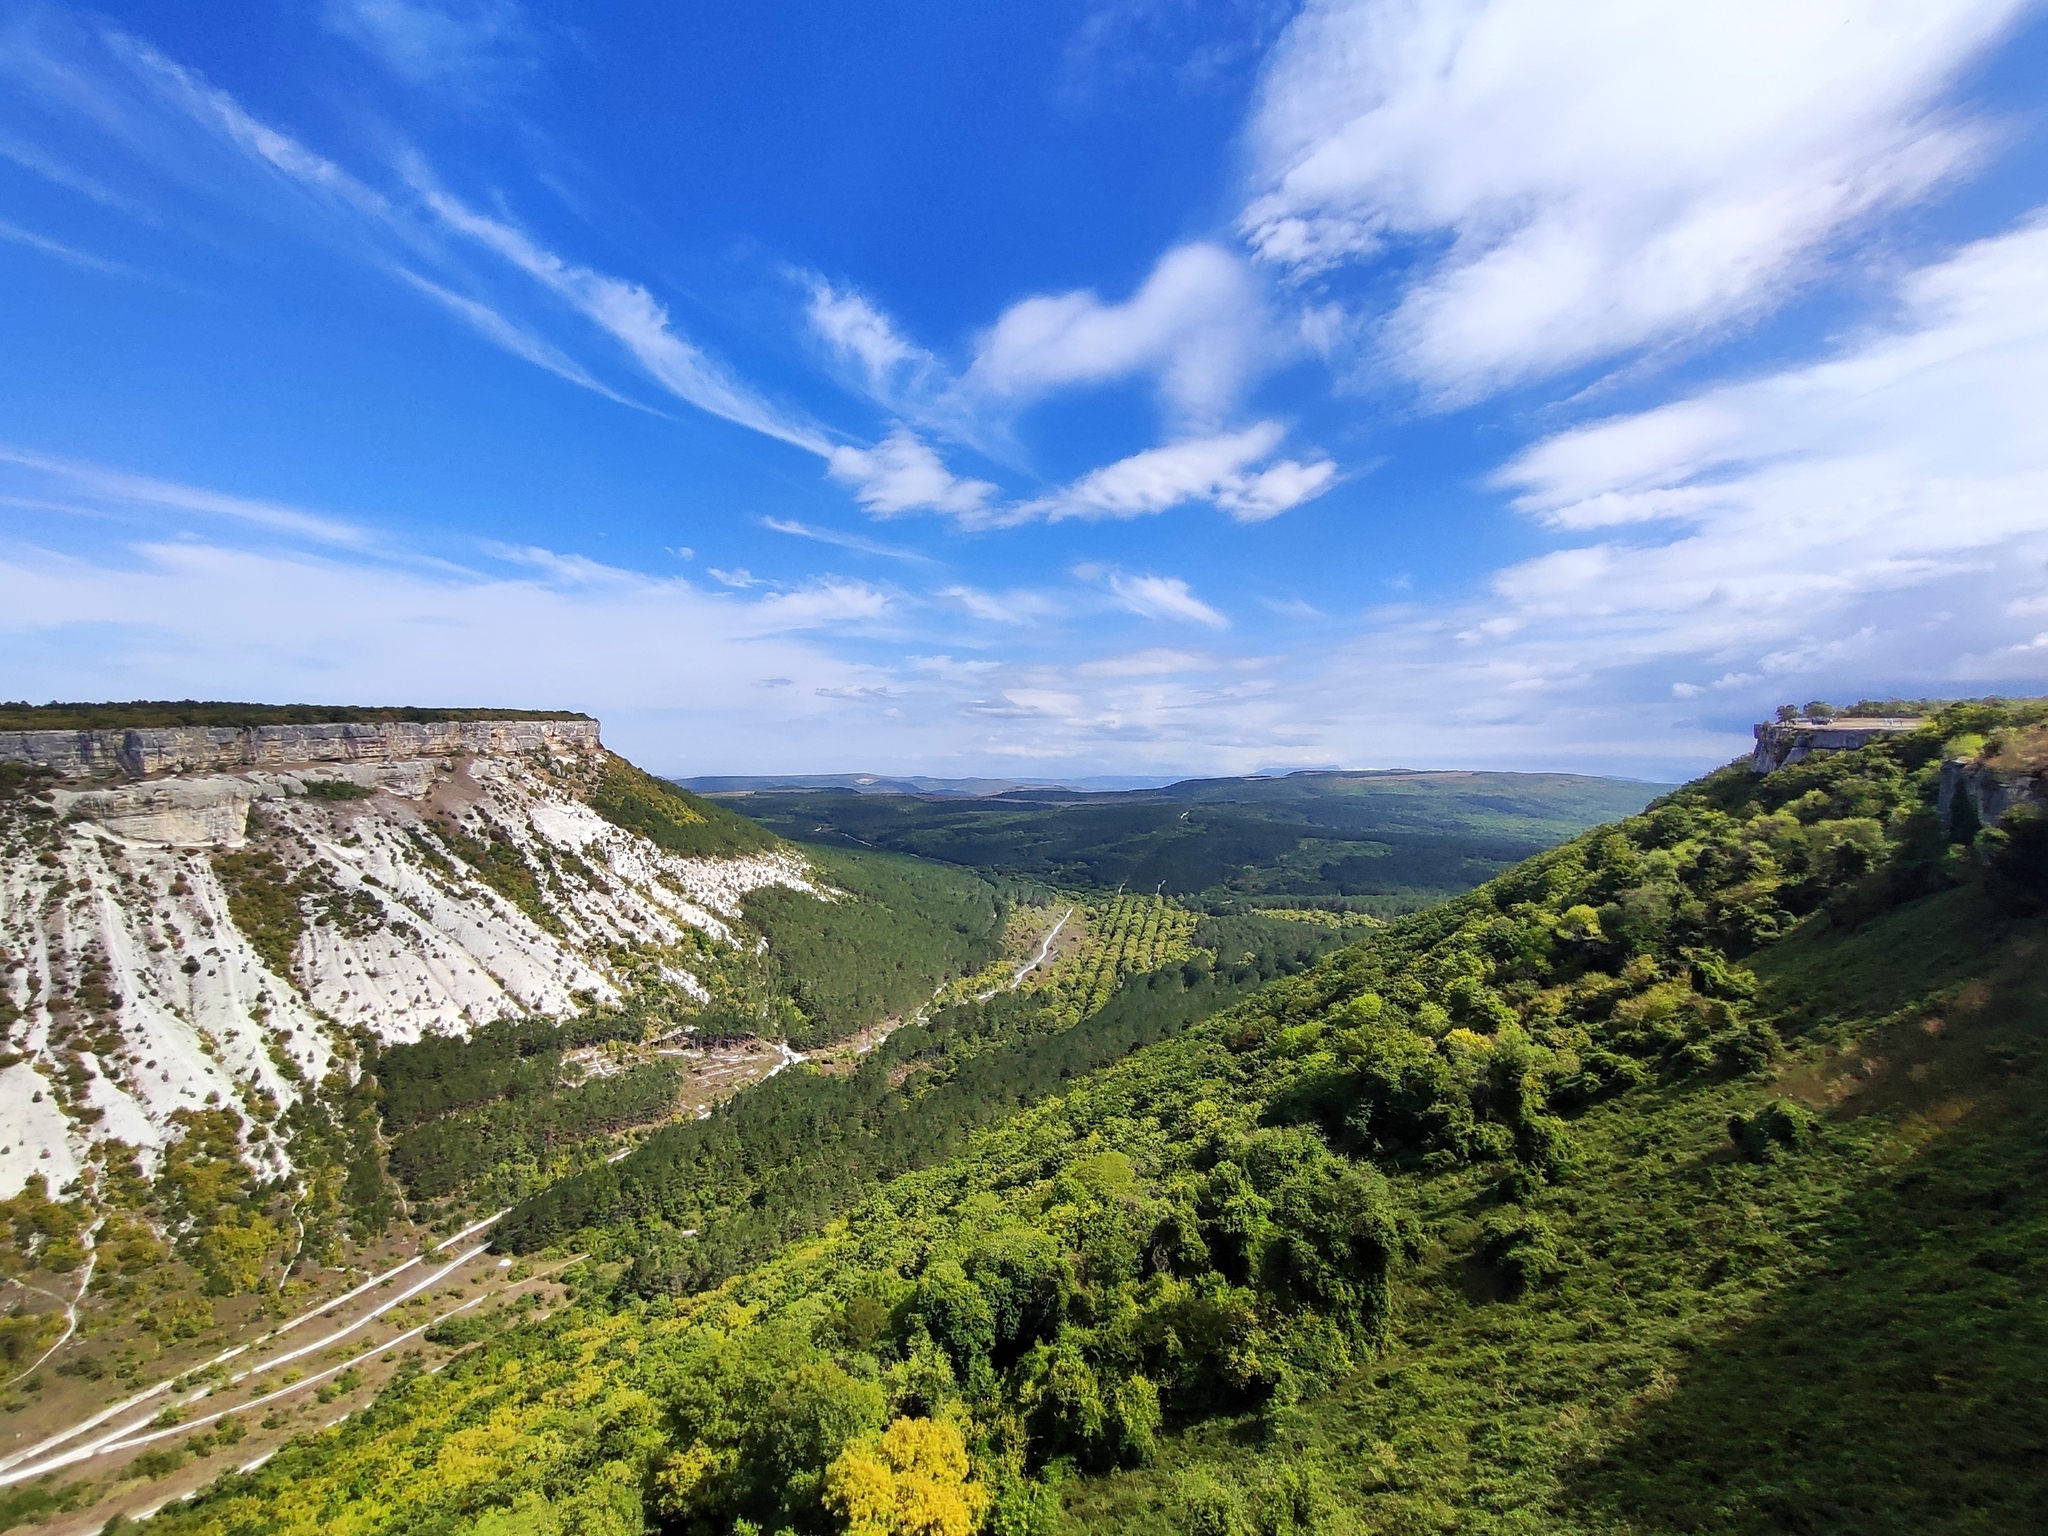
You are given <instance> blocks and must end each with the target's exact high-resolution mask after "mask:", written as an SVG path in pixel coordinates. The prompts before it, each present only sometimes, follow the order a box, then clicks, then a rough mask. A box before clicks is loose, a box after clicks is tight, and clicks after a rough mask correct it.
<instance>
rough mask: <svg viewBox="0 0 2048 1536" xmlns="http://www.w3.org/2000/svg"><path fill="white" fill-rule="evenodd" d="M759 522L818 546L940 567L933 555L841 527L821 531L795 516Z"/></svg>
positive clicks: (760, 520) (759, 519)
mask: <svg viewBox="0 0 2048 1536" xmlns="http://www.w3.org/2000/svg"><path fill="white" fill-rule="evenodd" d="M756 521H757V522H759V523H760V525H761V526H762V527H763V528H766V529H768V530H770V531H771V532H774V533H786V534H788V535H789V536H790V537H791V538H795V539H809V540H810V541H811V542H812V543H814V544H830V545H832V546H834V547H835V548H838V549H850V550H853V551H855V552H856V553H858V554H863V555H880V556H882V557H883V558H884V559H888V560H909V561H911V562H913V563H915V564H918V565H936V564H938V562H937V561H936V560H934V559H932V557H931V556H930V555H926V554H921V553H919V552H918V551H917V550H914V549H905V548H903V547H902V546H901V545H897V544H884V543H882V542H881V541H880V540H878V539H870V538H867V537H864V536H863V535H861V534H858V533H842V532H841V531H840V530H838V529H837V528H819V527H816V526H814V525H812V524H810V523H803V522H798V521H797V520H796V519H795V518H793V517H762V518H757V519H756Z"/></svg>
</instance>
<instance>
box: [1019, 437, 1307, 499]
mask: <svg viewBox="0 0 2048 1536" xmlns="http://www.w3.org/2000/svg"><path fill="white" fill-rule="evenodd" d="M1286 435H1287V432H1286V429H1285V428H1284V427H1282V426H1281V425H1280V424H1279V423H1278V422H1275V421H1262V422H1259V423H1258V424H1257V425H1255V426H1251V427H1247V428H1246V429H1245V430H1244V431H1242V432H1233V433H1228V434H1225V435H1223V436H1219V437H1206V438H1189V439H1185V440H1183V441H1181V442H1176V443H1167V444H1164V445H1162V446H1161V447H1158V448H1147V449H1145V450H1144V451H1143V452H1140V453H1135V454H1133V455H1131V456H1130V457H1129V458H1127V459H1120V460H1118V461H1117V462H1116V463H1114V464H1108V465H1104V466H1103V467H1102V468H1101V469H1097V470H1091V471H1090V472H1089V473H1088V474H1085V475H1083V476H1082V477H1081V478H1080V479H1078V480H1076V481H1074V482H1073V483H1072V484H1071V485H1067V486H1063V487H1061V488H1060V489H1059V490H1056V491H1053V492H1051V493H1049V494H1048V495H1045V496H1040V497H1036V498H1034V499H1033V500H1031V501H1027V502H1023V503H1021V504H1019V505H1017V506H1015V507H1012V508H1010V509H1008V510H1006V511H1005V512H1003V513H1001V514H999V520H1000V521H1003V522H1011V523H1020V522H1028V521H1031V520H1032V519H1035V518H1043V519H1045V520H1046V521H1048V522H1057V521H1060V520H1061V519H1063V518H1070V517H1078V518H1090V519H1102V518H1131V517H1146V516H1150V515H1152V514H1154V513H1158V512H1164V511H1166V510H1167V509H1168V508H1170V507H1177V506H1180V505H1181V504H1183V503H1185V502H1189V501H1206V502H1209V503H1210V504H1212V505H1213V506H1215V507H1217V508H1218V509H1219V510H1221V511H1223V512H1226V513H1228V514H1229V515H1230V516H1231V517H1232V518H1234V519H1235V520H1236V521H1238V522H1240V523H1257V522H1264V521H1265V520H1266V519H1268V518H1272V517H1278V516H1279V515H1280V514H1281V513H1282V512H1285V511H1287V510H1288V509H1289V508H1291V507H1297V506H1300V505H1301V504H1302V503H1303V502H1305V501H1310V500H1313V499H1314V498H1315V497H1317V496H1320V495H1321V494H1322V493H1323V492H1324V491H1326V490H1328V489H1329V488H1330V487H1331V486H1332V485H1334V484H1335V483H1336V480H1337V466H1336V465H1335V464H1334V463H1332V462H1331V461H1330V460H1328V459H1320V460H1317V461H1316V462H1314V463H1312V464H1301V463H1298V462H1296V461H1295V460H1293V459H1280V460H1277V461H1275V462H1273V463H1271V464H1268V465H1266V467H1265V468H1263V469H1261V468H1257V467H1256V466H1258V465H1259V464H1260V463H1262V462H1263V461H1265V460H1266V459H1268V458H1270V457H1271V456H1272V453H1273V451H1274V450H1275V449H1276V448H1278V447H1279V446H1280V443H1281V441H1282V439H1283V438H1285V437H1286Z"/></svg>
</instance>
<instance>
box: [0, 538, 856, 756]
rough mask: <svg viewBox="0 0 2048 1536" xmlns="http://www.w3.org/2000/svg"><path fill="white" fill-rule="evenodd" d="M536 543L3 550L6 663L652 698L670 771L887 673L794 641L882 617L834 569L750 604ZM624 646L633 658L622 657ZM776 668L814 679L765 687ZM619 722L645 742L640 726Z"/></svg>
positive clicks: (585, 701)
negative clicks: (466, 566)
mask: <svg viewBox="0 0 2048 1536" xmlns="http://www.w3.org/2000/svg"><path fill="white" fill-rule="evenodd" d="M524 553H526V554H528V555H529V556H531V557H532V558H531V559H530V560H528V561H527V562H523V564H524V565H525V569H524V570H522V571H521V572H519V573H518V574H513V575H509V576H508V575H492V574H482V573H477V572H460V571H452V570H445V569H443V570H436V569H432V568H427V567H424V566H421V565H417V564H416V565H413V566H410V567H394V566H392V565H390V564H387V563H376V564H372V563H366V562H362V561H357V560H352V559H344V558H333V557H326V556H318V555H305V554H277V553H261V552H255V551H250V550H239V549H233V548H226V547H222V546H220V545H216V544H205V543H181V544H160V543H159V544H144V545H138V546H135V547H133V548H132V549H128V550H123V551H120V552H118V553H116V554H114V555H112V556H109V557H106V558H92V559H86V558H78V557H66V556H61V555H56V554H52V553H50V552H48V551H44V550H39V549H35V548H26V547H22V546H20V545H14V546H12V547H0V636H4V644H0V679H4V681H6V683H7V685H8V688H9V689H10V690H11V692H9V693H8V694H7V696H9V697H19V696H21V693H22V690H23V689H24V688H28V687H29V686H30V685H31V684H33V685H34V686H35V687H36V688H40V689H43V690H44V692H43V693H38V694H37V695H36V696H38V697H43V696H52V697H65V698H101V697H113V698H165V697H182V696H184V695H185V694H188V693H195V692H196V693H199V694H201V695H204V696H208V697H223V698H254V699H307V698H311V699H316V700H317V699H360V698H378V699H411V698H435V699H460V700H463V701H473V702H476V703H479V704H506V705H534V706H555V707H560V706H568V707H575V708H588V709H592V710H595V711H599V712H602V713H606V714H607V715H609V714H610V713H611V712H613V711H616V712H618V713H619V715H620V716H621V717H631V716H632V715H633V713H634V712H636V711H638V712H642V714H643V715H644V716H645V717H646V719H647V720H652V721H655V722H656V723H654V724H648V723H644V722H643V724H641V725H640V726H639V727H638V730H639V732H640V735H639V738H638V739H639V740H640V741H641V742H644V743H645V744H646V745H647V746H648V747H649V749H650V750H652V751H654V752H655V754H656V755H655V757H654V759H653V760H652V761H651V763H650V765H651V766H657V767H659V766H665V765H667V764H669V763H674V762H679V761H681V760H682V759H684V758H685V757H686V756H687V757H688V758H689V759H691V760H694V761H697V762H709V763H713V764H716V763H718V762H719V761H720V760H721V759H723V760H724V761H730V760H732V759H733V758H734V757H738V756H740V755H742V754H743V753H745V752H749V751H753V750H756V749H754V748H752V747H750V746H749V745H747V744H749V743H754V742H764V743H765V742H768V741H774V740H779V741H780V742H781V743H782V744H783V749H785V750H786V749H787V748H788V745H789V744H790V743H792V742H801V743H808V742H809V741H811V740H812V739H813V734H812V733H813V731H814V729H815V730H817V731H823V730H824V725H823V723H822V722H823V720H824V718H825V717H823V716H821V715H818V713H817V711H820V710H823V709H824V708H825V707H826V706H825V705H824V703H823V702H822V701H820V702H819V703H818V704H816V705H815V706H814V705H812V704H810V703H809V702H807V701H808V700H810V699H811V698H812V697H813V695H812V692H811V690H813V689H816V688H821V687H859V686H863V685H873V684H876V683H879V682H885V681H887V678H886V676H885V675H881V674H878V673H877V672H876V671H875V669H872V668H868V667H863V666H860V665H856V664H850V663H848V662H845V661H842V660H840V659H838V658H836V657H834V656H832V655H831V654H830V653H829V652H828V651H827V650H826V649H824V648H823V647H821V646H820V645H818V644H816V643H815V642H813V641H811V640H808V639H802V640H799V639H794V638H791V635H792V632H796V631H803V630H815V629H818V628H820V627H821V626H826V625H830V624H833V623H843V622H859V621H861V620H863V619H865V618H869V617H872V616H873V615H875V614H877V613H878V612H879V611H880V610H881V608H882V607H883V600H882V599H881V596H880V594H876V593H872V592H869V591H864V590H862V589H860V588H858V587H856V586H853V585H849V584H834V585H830V586H821V587H819V588H818V589H816V590H814V591H811V592H807V593H801V594H790V595H788V596H779V597H776V598H771V599H767V600H763V601H759V602H740V601H734V600H733V599H730V598H725V597H713V596H710V595H708V594H705V593H702V592H700V591H698V590H696V589H695V588H693V587H691V586H690V585H689V584H688V583H687V582H684V581H680V580H675V579H655V578H650V577H646V576H642V575H639V574H637V573H633V572H627V571H616V570H606V569H604V568H591V567H589V566H587V565H579V564H578V563H577V562H574V561H563V562H558V563H557V564H556V565H555V566H554V568H552V569H551V568H549V562H547V561H546V560H545V559H543V558H542V557H543V556H544V555H545V554H546V552H545V551H526V552H524ZM621 655H630V656H631V657H633V664H632V665H631V666H620V665H618V658H619V657H620V656H621ZM778 676H779V677H784V678H789V679H793V680H794V681H795V682H797V683H798V684H800V685H801V687H800V688H792V689H787V690H781V691H776V690H762V689H759V688H756V687H755V686H754V683H753V680H754V679H757V678H762V677H778ZM677 700H687V701H688V713H687V718H686V719H678V720H676V721H674V722H673V724H667V723H663V722H664V721H665V717H663V716H662V712H664V711H669V710H673V709H674V708H675V705H676V701H677ZM657 717H661V718H660V719H657ZM814 721H815V722H817V723H816V724H815V726H814ZM607 723H608V725H609V724H611V723H613V722H612V721H610V720H609V719H608V722H607ZM608 735H610V736H611V738H612V739H613V740H615V741H617V740H620V736H621V733H620V732H616V731H612V732H608ZM624 736H625V739H626V741H627V743H628V745H627V750H629V751H631V750H635V748H634V746H633V745H632V744H631V743H632V741H633V739H634V733H633V731H632V730H626V731H625V732H624Z"/></svg>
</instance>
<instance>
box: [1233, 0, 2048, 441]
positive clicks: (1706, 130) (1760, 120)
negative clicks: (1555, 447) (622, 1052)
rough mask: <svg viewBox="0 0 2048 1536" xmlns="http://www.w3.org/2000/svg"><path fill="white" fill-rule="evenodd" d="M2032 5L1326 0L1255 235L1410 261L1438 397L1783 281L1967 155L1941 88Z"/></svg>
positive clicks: (1290, 71)
mask: <svg viewBox="0 0 2048 1536" xmlns="http://www.w3.org/2000/svg"><path fill="white" fill-rule="evenodd" d="M2024 8H2025V7H2024V3H2023V0H1958V3H1956V4H1952V5H1942V6H1928V5H1924V4H1920V3H1918V0H1877V3H1873V4H1869V5H1864V6H1860V7H1858V8H1857V12H1856V14H1855V15H1854V16H1853V18H1852V17H1849V16H1846V15H1844V14H1842V13H1841V12H1840V11H1839V9H1838V8H1836V7H1831V6H1786V5H1778V4H1773V3H1770V0H1730V3H1727V4H1721V5H1711V6H1680V7H1676V8H1672V7H1643V6H1636V5H1629V4H1625V3H1610V4H1586V5H1576V6H1566V7H1558V6H1555V5H1551V4H1546V3H1543V0H1463V3H1457V4H1426V3H1423V0H1320V3H1316V4H1312V5H1310V6H1309V7H1308V8H1307V9H1305V10H1304V11H1303V12H1302V13H1301V14H1300V15H1299V16H1298V17H1297V18H1296V19H1295V20H1294V22H1293V23H1292V24H1291V25H1290V27H1289V29H1288V31H1287V33H1286V35H1285V36H1284V37H1283V38H1282V40H1281V42H1280V43H1279V44H1278V46H1277V47H1276V48H1275V49H1274V51H1273V53H1272V55H1271V56H1270V58H1269V60H1268V64H1267V67H1266V71H1265V75H1264V78H1263V81H1262V85H1261V89H1260V93H1259V100H1258V106H1257V109H1256V111H1255V113H1254V115H1253V118H1252V121H1251V124H1250V127H1249V131H1248V138H1249V142H1250V146H1251V149H1252V154H1253V160H1254V164H1255V172H1254V179H1253V196H1252V198H1251V200H1250V202H1249V204H1248V206H1247V207H1246V209H1245V212H1244V215H1243V219H1242V226H1241V227H1242V231H1243V233H1244V235H1245V237H1246V238H1247V240H1249V242H1250V243H1251V245H1252V246H1253V248H1254V249H1255V250H1256V251H1257V252H1258V253H1259V254H1260V255H1261V256H1262V257H1264V258H1265V259H1266V260H1268V261H1270V262H1273V263H1276V264H1278V265H1280V266H1281V267H1282V268H1284V269H1286V270H1288V271H1291V272H1294V273H1297V274H1303V275H1307V274H1314V273H1317V272H1323V271H1327V270H1328V269H1330V268H1333V267H1337V266H1341V265H1344V264H1346V263H1352V262H1357V261H1359V260H1361V259H1364V258H1368V257H1374V256H1396V257H1406V258H1412V259H1413V260H1414V262H1415V270H1414V275H1413V279H1412V282H1411V283H1410V285H1409V286H1408V288H1407V289H1406V292H1405V294H1404V295H1403V296H1402V297H1401V298H1400V300H1399V301H1398V303H1397V304H1396V306H1395V307H1394V309H1393V311H1392V313H1391V315H1389V316H1388V317H1387V319H1386V322H1385V328H1384V335H1383V341H1384V344H1385V347H1386V349H1387V352H1388V354H1389V355H1390V357H1391V358H1392V360H1393V361H1394V363H1395V364H1396V365H1397V366H1398V367H1399V368H1401V369H1402V370H1404V371H1405V372H1406V373H1408V374H1409V375H1410V376H1412V377H1413V378H1415V379H1417V380H1419V381H1420V382H1422V383H1423V384H1424V385H1425V386H1426V387H1428V388H1429V389H1431V390H1432V391H1435V392H1437V393H1438V394H1439V395H1440V396H1441V397H1443V398H1444V399H1446V400H1451V401H1455V400H1461V399H1467V398H1471V397H1475V396H1477V395H1480V394H1483V393H1485V392H1487V391H1489V390H1492V389H1495V388H1499V387H1501V386H1504V385H1507V384H1511V383H1514V382H1517V381H1520V380H1525V379H1531V378H1538V377H1541V376H1543V375H1545V374H1548V373H1551V372H1554V371H1556V370H1558V369H1561V368H1566V367H1570V366H1572V365H1574V364H1579V363H1584V362H1587V361H1591V360H1595V359H1598V358H1601V357H1605V356H1609V355H1611V354H1613V353H1615V352H1617V351H1621V350H1623V349H1627V348H1631V347H1635V346H1638V345H1641V344H1643V343H1647V342H1654V341H1658V340H1663V339H1671V338H1679V337H1685V336H1688V335H1692V334H1695V333H1697V332H1699V331H1701V330H1703V329H1705V328H1707V327H1710V326H1713V325H1715V324H1718V323H1722V322H1725V321H1728V320H1730V319H1733V318H1737V317H1740V316H1743V315H1745V314H1749V313H1752V312H1754V311H1756V310H1758V309H1759V308H1761V307H1764V306H1766V305H1768V304H1770V303H1772V302H1774V301H1775V300H1777V299H1778V298H1780V297H1781V296H1782V295H1783V294H1784V293H1785V292H1786V291H1787V289H1788V287H1789V286H1790V285H1792V284H1794V283H1796V282H1797V281H1798V280H1799V279H1800V278H1801V277H1802V276H1803V275H1804V273H1805V272H1806V270H1807V268H1808V264H1809V262H1810V261H1811V259H1812V258H1813V257H1814V256H1815V255H1816V254H1817V253H1818V252H1819V251H1820V250H1822V249H1823V248H1824V247H1825V245H1826V244H1827V242H1828V241H1829V240H1830V239H1831V238H1832V237H1833V236H1835V235H1837V234H1838V233H1840V232H1841V231H1842V230H1844V229H1845V228H1847V227H1848V226H1850V225H1852V224H1853V223H1855V222H1856V221H1858V220H1859V219H1862V218H1864V217H1866V216H1867V215H1869V214H1871V213H1873V212H1874V211H1876V210H1880V209H1883V208H1886V207H1889V206H1895V205H1897V204H1899V203H1901V202H1904V201H1906V200H1909V199H1912V198H1914V197H1917V196H1919V195H1921V194H1922V193H1924V192H1926V191H1927V190H1928V189H1929V188H1931V187H1933V186H1935V185H1937V184H1939V183H1941V182H1942V181H1943V180H1944V179H1946V178H1949V177H1952V176H1953V175H1954V174H1956V173H1957V172H1958V171H1959V170H1960V169H1962V168H1964V167H1966V166H1967V165H1968V164H1969V163H1970V162H1971V160H1972V159H1973V157H1974V156H1975V155H1976V154H1977V153H1978V150H1979V147H1980V144H1981V142H1982V138H1981V133H1980V131H1979V130H1978V129H1977V128H1975V127H1974V126H1973V125H1971V124H1970V123H1968V122H1966V121H1964V120H1962V119H1960V118H1959V117H1956V116H1954V115H1945V114H1944V113H1943V112H1942V111H1941V110H1940V102H1941V98H1942V96H1943V93H1944V92H1945V91H1946V89H1947V88H1948V87H1949V86H1950V85H1951V84H1952V82H1953V81H1954V80H1955V78H1956V76H1957V74H1958V73H1959V71H1961V70H1962V69H1963V68H1964V67H1965V66H1966V65H1968V64H1969V63H1970V62H1971V61H1972V60H1974V59H1975V58H1977V57H1978V56H1979V55H1980V54H1981V53H1982V52H1983V51H1984V50H1985V49H1986V47H1987V46H1988V45H1989V44H1990V43H1992V42H1993V41H1994V40H1996V39H1997V38H1998V37H1999V36H2000V35H2001V34H2002V33H2004V32H2005V31H2006V30H2007V29H2008V28H2009V27H2010V26H2011V24H2012V23H2013V20H2014V18H2015V17H2016V16H2017V15H2019V14H2020V13H2021V12H2022V11H2023V9H2024Z"/></svg>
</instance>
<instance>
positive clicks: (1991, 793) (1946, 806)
mask: <svg viewBox="0 0 2048 1536" xmlns="http://www.w3.org/2000/svg"><path fill="white" fill-rule="evenodd" d="M2022 805H2039V806H2048V782H2044V780H2043V776H2042V775H2041V774H2040V773H2036V772H2033V771H2031V770H2029V769H2025V768H2021V769H2013V770H2001V769H1998V768H1993V767H1992V766H1991V765H1990V764H1988V763H1981V762H1973V761H1971V760H1970V759H1968V758H1956V759H1954V760H1952V761H1950V762H1946V763H1943V764H1942V765H1941V791H1940V798H1939V799H1938V800H1936V802H1935V807H1936V809H1937V810H1938V811H1939V812H1940V815H1941V829H1942V831H1943V832H1944V833H1945V834H1951V835H1952V834H1953V833H1954V832H1955V830H1956V824H1957V819H1958V818H1959V817H1962V816H1963V813H1964V811H1965V808H1967V809H1968V812H1969V813H1970V815H1973V816H1975V818H1976V824H1977V825H1978V826H1980V827H1989V826H1994V825H1996V824H1997V822H1998V821H1999V819H2000V818H2001V817H2003V816H2004V815H2005V813H2006V812H2007V811H2010V810H2013V809H2015V808H2016V807H2018V806H2022ZM1963 825H1965V826H1968V825H1969V822H1968V820H1967V819H1964V821H1963Z"/></svg>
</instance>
